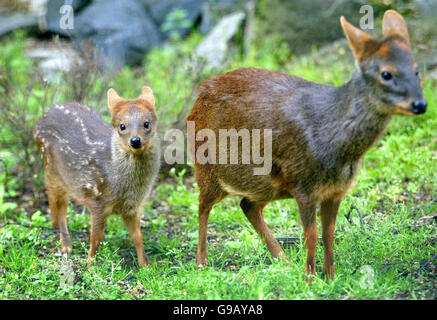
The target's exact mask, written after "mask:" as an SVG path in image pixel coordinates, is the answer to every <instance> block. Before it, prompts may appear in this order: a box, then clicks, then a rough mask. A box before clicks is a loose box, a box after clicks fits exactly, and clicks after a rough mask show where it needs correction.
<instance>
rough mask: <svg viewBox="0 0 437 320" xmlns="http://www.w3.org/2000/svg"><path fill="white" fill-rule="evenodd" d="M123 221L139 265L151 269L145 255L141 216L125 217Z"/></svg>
mask: <svg viewBox="0 0 437 320" xmlns="http://www.w3.org/2000/svg"><path fill="white" fill-rule="evenodd" d="M123 221H124V224H125V225H126V228H127V230H128V231H129V234H130V236H131V239H132V241H133V243H134V245H135V249H136V251H137V257H138V263H139V264H140V266H141V267H149V260H148V259H147V256H146V254H145V253H144V245H143V236H142V235H141V228H140V214H139V213H137V214H133V215H123Z"/></svg>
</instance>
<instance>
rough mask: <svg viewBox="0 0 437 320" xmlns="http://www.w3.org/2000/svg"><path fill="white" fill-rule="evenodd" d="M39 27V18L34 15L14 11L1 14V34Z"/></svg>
mask: <svg viewBox="0 0 437 320" xmlns="http://www.w3.org/2000/svg"><path fill="white" fill-rule="evenodd" d="M37 27H38V18H37V17H35V16H32V15H27V14H22V13H14V14H11V15H4V16H0V36H1V35H3V34H6V33H9V32H11V31H14V30H16V29H21V28H37Z"/></svg>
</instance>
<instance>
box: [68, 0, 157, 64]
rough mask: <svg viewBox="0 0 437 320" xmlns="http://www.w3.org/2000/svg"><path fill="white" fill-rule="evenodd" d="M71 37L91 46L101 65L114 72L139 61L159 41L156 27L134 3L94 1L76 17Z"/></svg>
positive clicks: (115, 0)
mask: <svg viewBox="0 0 437 320" xmlns="http://www.w3.org/2000/svg"><path fill="white" fill-rule="evenodd" d="M74 38H75V40H76V41H81V40H90V41H91V42H93V43H95V44H96V45H97V47H98V48H99V50H100V53H101V58H102V59H101V62H102V66H103V67H114V68H116V69H118V68H120V67H122V66H123V65H124V64H126V63H127V64H129V65H133V64H137V63H139V62H141V61H142V60H143V59H144V54H145V53H146V52H148V51H149V50H150V49H151V48H152V47H155V46H158V45H159V44H160V41H161V37H160V33H159V31H158V28H157V27H156V25H155V23H154V22H153V20H152V18H151V17H150V16H149V15H148V14H147V12H145V10H144V8H143V6H142V3H141V2H140V1H138V0H112V1H105V0H100V1H97V0H95V1H94V2H93V3H92V4H90V5H89V6H87V7H86V8H85V9H84V10H83V11H82V12H81V13H80V14H79V16H78V17H77V18H76V21H75V36H74Z"/></svg>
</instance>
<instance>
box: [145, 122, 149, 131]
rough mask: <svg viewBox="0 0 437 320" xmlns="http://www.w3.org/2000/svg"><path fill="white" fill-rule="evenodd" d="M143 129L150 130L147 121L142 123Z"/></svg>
mask: <svg viewBox="0 0 437 320" xmlns="http://www.w3.org/2000/svg"><path fill="white" fill-rule="evenodd" d="M144 128H146V129H149V128H150V123H149V121H146V122H144Z"/></svg>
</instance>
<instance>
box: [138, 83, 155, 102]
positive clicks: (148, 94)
mask: <svg viewBox="0 0 437 320" xmlns="http://www.w3.org/2000/svg"><path fill="white" fill-rule="evenodd" d="M138 99H142V100H146V101H148V102H149V103H150V104H151V105H152V106H155V97H154V96H153V91H152V89H151V88H150V87H143V88H142V89H141V94H140V96H139V97H138Z"/></svg>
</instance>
